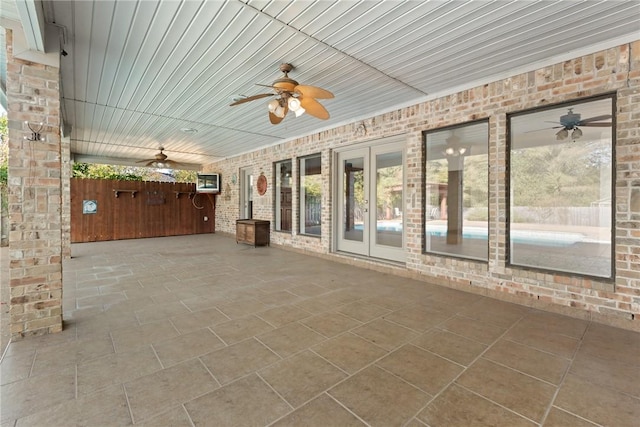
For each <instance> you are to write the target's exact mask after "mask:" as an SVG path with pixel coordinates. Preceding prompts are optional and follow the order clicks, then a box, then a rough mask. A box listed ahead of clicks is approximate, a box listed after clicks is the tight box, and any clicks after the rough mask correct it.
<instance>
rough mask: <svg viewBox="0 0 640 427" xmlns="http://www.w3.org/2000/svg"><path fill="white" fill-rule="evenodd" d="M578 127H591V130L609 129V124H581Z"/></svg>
mask: <svg viewBox="0 0 640 427" xmlns="http://www.w3.org/2000/svg"><path fill="white" fill-rule="evenodd" d="M578 126H580V127H592V128H609V127H611V123H581V124H579V125H578Z"/></svg>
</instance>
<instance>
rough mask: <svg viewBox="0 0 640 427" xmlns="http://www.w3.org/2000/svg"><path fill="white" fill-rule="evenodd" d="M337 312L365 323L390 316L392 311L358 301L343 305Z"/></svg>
mask: <svg viewBox="0 0 640 427" xmlns="http://www.w3.org/2000/svg"><path fill="white" fill-rule="evenodd" d="M337 312H338V313H342V314H344V315H345V316H349V317H351V318H352V319H356V320H358V321H360V322H363V323H364V322H369V321H371V320H373V319H376V318H378V317H381V316H383V315H385V314H388V313H390V310H388V309H386V308H384V307H380V306H379V305H375V304H371V303H366V302H364V301H356V302H352V303H350V304H346V305H343V306H342V307H340V308H338V309H337Z"/></svg>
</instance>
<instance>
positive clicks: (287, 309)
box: [258, 305, 311, 328]
mask: <svg viewBox="0 0 640 427" xmlns="http://www.w3.org/2000/svg"><path fill="white" fill-rule="evenodd" d="M309 316H311V313H309V312H307V311H304V310H302V309H299V308H297V307H295V306H294V307H291V306H288V305H287V306H281V307H274V308H271V309H269V310H265V311H263V312H261V313H260V314H258V317H260V318H261V319H262V320H265V321H266V322H268V323H269V324H271V325H273V326H275V327H276V328H279V327H280V326H284V325H286V324H287V323H291V322H295V321H296V320H302V319H305V318H307V317H309Z"/></svg>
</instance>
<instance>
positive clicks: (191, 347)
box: [153, 328, 225, 368]
mask: <svg viewBox="0 0 640 427" xmlns="http://www.w3.org/2000/svg"><path fill="white" fill-rule="evenodd" d="M224 346H225V344H224V343H223V342H222V341H221V340H220V338H218V337H217V336H215V335H214V334H213V333H212V332H211V331H210V330H209V329H207V328H204V329H198V330H197V331H193V332H189V333H188V334H183V335H178V336H177V337H175V338H169V339H167V340H163V341H160V342H159V343H156V344H154V345H153V348H154V349H155V351H156V354H157V355H158V358H159V359H160V362H161V363H162V366H164V367H165V368H167V367H169V366H172V365H175V364H177V363H180V362H183V361H185V360H187V359H191V358H193V357H196V356H200V355H203V354H207V353H210V352H212V351H214V350H216V349H218V348H222V347H224Z"/></svg>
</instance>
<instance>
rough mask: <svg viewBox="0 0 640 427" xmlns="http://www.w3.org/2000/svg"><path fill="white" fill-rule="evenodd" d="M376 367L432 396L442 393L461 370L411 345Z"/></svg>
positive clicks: (457, 366) (399, 350) (394, 353)
mask: <svg viewBox="0 0 640 427" xmlns="http://www.w3.org/2000/svg"><path fill="white" fill-rule="evenodd" d="M376 365H377V366H379V367H381V368H383V369H385V370H387V371H389V372H391V373H392V374H394V375H397V376H398V377H400V378H402V379H403V380H405V381H406V382H408V383H409V384H413V385H414V386H416V387H418V388H419V389H421V390H422V391H424V392H426V393H429V394H430V395H432V396H435V395H436V394H437V393H439V392H440V391H442V389H443V388H444V387H446V386H447V385H449V383H451V381H453V380H454V379H455V378H456V377H457V376H458V375H459V374H460V373H461V372H462V370H463V368H462V367H461V366H460V365H457V364H455V363H452V362H449V361H448V360H445V359H443V358H442V357H440V356H436V355H434V354H433V353H429V352H428V351H425V350H422V349H420V348H418V347H416V346H414V345H411V344H407V345H405V346H403V347H400V348H399V349H398V350H396V351H394V352H393V353H391V354H390V355H388V356H387V357H385V358H384V359H382V360H379V361H378V362H376Z"/></svg>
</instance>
